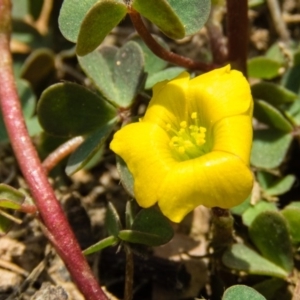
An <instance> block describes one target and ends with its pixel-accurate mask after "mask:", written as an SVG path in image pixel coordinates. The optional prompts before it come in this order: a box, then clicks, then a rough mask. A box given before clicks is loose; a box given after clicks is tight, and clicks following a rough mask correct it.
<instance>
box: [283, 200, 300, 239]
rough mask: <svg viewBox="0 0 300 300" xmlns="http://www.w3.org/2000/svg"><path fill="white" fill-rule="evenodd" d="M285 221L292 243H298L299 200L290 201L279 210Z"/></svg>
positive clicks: (299, 233) (299, 223) (299, 222)
mask: <svg viewBox="0 0 300 300" xmlns="http://www.w3.org/2000/svg"><path fill="white" fill-rule="evenodd" d="M295 204H296V205H295ZM281 213H282V215H283V217H284V218H285V219H286V221H287V226H288V229H289V233H290V236H291V239H292V242H293V243H294V244H299V243H300V202H292V203H291V204H289V205H288V206H286V207H285V208H284V209H283V210H282V211H281Z"/></svg>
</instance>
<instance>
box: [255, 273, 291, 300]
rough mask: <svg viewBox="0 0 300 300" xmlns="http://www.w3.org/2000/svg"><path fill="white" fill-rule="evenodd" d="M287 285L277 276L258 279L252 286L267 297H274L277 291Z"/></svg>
mask: <svg viewBox="0 0 300 300" xmlns="http://www.w3.org/2000/svg"><path fill="white" fill-rule="evenodd" d="M285 286H287V282H286V281H284V280H282V279H279V278H270V279H267V280H264V281H260V282H258V283H257V284H255V285H254V286H253V288H254V289H256V290H257V291H258V292H259V293H261V294H262V295H263V296H264V297H266V298H267V299H274V300H275V299H276V298H277V296H278V293H279V291H280V290H281V289H282V288H284V287H285Z"/></svg>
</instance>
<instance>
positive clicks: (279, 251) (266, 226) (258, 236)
mask: <svg viewBox="0 0 300 300" xmlns="http://www.w3.org/2000/svg"><path fill="white" fill-rule="evenodd" d="M249 235H250V238H251V240H252V241H253V243H254V244H255V246H256V247H257V248H258V249H259V251H260V252H261V253H262V255H263V256H264V257H265V258H266V259H268V260H269V261H271V262H273V263H274V264H276V265H277V266H279V267H280V268H282V269H284V270H285V271H286V272H287V273H290V272H292V270H293V266H294V263H293V253H292V246H291V241H290V237H289V232H288V228H287V222H286V221H285V219H284V218H283V216H282V215H281V214H280V213H279V212H275V211H265V212H262V213H260V214H259V215H258V216H257V217H256V218H255V220H254V221H253V222H252V224H251V225H250V227H249Z"/></svg>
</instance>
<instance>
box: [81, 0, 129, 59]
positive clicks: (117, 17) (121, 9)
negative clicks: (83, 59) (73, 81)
mask: <svg viewBox="0 0 300 300" xmlns="http://www.w3.org/2000/svg"><path fill="white" fill-rule="evenodd" d="M126 13H127V7H126V5H125V4H124V3H123V2H122V1H116V0H100V1H98V2H97V3H95V4H94V5H93V6H92V7H91V9H90V10H89V11H88V12H87V14H86V15H85V17H84V19H83V21H82V23H81V26H80V30H79V34H78V38H77V46H76V53H77V54H78V55H80V56H84V55H86V54H88V53H90V52H92V51H93V50H95V49H96V48H97V47H98V46H99V45H100V44H101V43H102V41H103V40H104V38H105V37H106V36H107V35H108V34H109V32H110V31H111V30H112V29H113V28H114V27H115V26H117V25H118V24H119V23H120V21H121V20H122V19H123V18H124V17H125V15H126Z"/></svg>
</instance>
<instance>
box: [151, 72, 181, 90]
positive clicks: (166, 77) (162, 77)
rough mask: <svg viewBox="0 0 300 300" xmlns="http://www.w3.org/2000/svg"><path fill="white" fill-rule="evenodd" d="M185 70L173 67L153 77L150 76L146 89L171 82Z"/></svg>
mask: <svg viewBox="0 0 300 300" xmlns="http://www.w3.org/2000/svg"><path fill="white" fill-rule="evenodd" d="M184 71H185V69H184V68H181V67H172V68H168V69H165V70H162V71H159V72H157V73H155V74H153V75H151V76H148V78H147V81H146V85H145V89H151V88H152V87H153V86H154V85H155V84H156V83H158V82H161V81H164V80H171V79H173V78H175V77H176V76H178V75H179V74H181V73H182V72H184Z"/></svg>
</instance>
